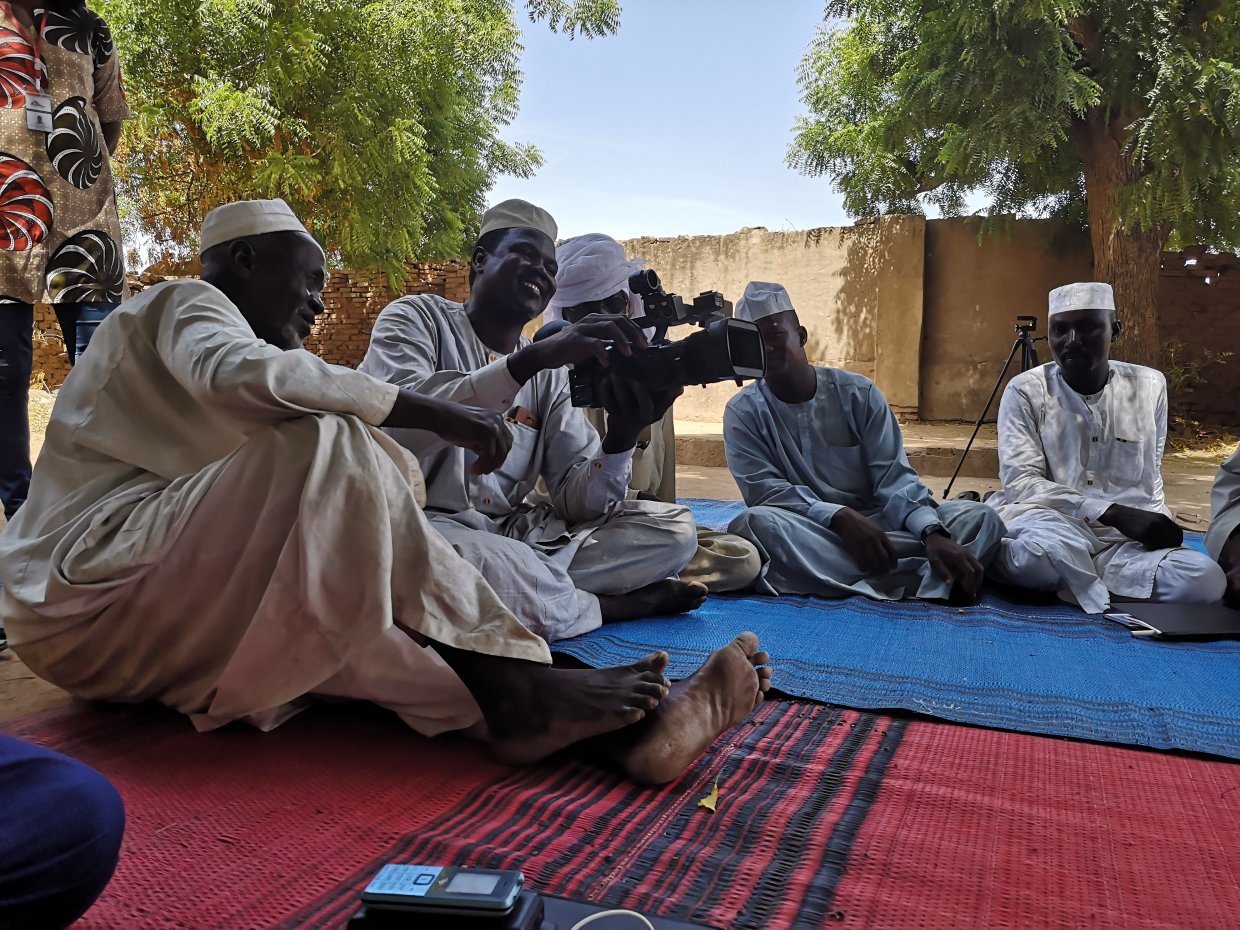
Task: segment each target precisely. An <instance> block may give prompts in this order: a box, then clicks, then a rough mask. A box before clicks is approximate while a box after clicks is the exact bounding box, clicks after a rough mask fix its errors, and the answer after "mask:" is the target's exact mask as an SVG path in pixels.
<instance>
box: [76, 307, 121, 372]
mask: <svg viewBox="0 0 1240 930" xmlns="http://www.w3.org/2000/svg"><path fill="white" fill-rule="evenodd" d="M77 306H78V315H77V327H76V329H77V332H76V335H75V336H74V342H73V345H74V349H75V351H74V352H73V353H70V355H69V361H70V363H73V362H75V361H77V359H79V358H81V357H82V353H83V352H85V351H86V347H87V346H88V345H90V340H91V338H92V337H93V336H94V335H95V330H97V329H98V328H99V324H100V323H102V322H103V321H104V320H105V319H107V316H108V314H109V313H111V312H112V311H113V310H115V309H116V308H117V307H118V306H119V304H115V303H112V302H110V301H94V302H91V303H82V304H78V305H77Z"/></svg>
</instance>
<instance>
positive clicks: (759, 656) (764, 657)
mask: <svg viewBox="0 0 1240 930" xmlns="http://www.w3.org/2000/svg"><path fill="white" fill-rule="evenodd" d="M749 661H750V662H752V663H753V664H754V665H770V663H771V654H770V653H769V652H755V653H754V654H753V655H751V656H750V657H749Z"/></svg>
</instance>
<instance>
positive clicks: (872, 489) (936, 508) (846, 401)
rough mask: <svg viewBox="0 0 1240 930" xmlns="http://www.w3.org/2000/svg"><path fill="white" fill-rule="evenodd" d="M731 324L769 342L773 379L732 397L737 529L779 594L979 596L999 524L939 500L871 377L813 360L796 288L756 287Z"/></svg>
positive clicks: (979, 507)
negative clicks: (739, 323) (740, 323)
mask: <svg viewBox="0 0 1240 930" xmlns="http://www.w3.org/2000/svg"><path fill="white" fill-rule="evenodd" d="M735 316H736V317H737V319H741V320H752V321H753V322H755V323H757V325H758V328H759V329H760V330H761V331H762V338H763V341H764V342H765V344H766V377H765V378H763V379H762V380H760V381H757V382H755V383H754V384H750V385H749V386H747V387H746V388H744V389H743V390H742V391H741V392H740V393H738V394H737V395H736V396H735V397H733V398H732V400H731V401H729V402H728V406H727V410H726V411H725V413H724V417H723V441H724V446H725V448H726V450H727V455H728V467H729V468H730V469H731V471H732V476H733V477H734V478H735V479H736V483H737V485H738V486H739V487H740V489H741V494H742V496H743V497H744V498H745V503H746V504H748V505H749V506H748V509H747V510H745V511H743V512H742V513H741V514H740V515H739V516H738V517H737V518H736V519H735V520H733V521H732V524H731V526H729V527H728V530H729V531H730V532H733V533H737V534H739V535H741V536H744V537H745V538H746V539H750V540H752V541H753V542H754V543H755V544H756V545H757V546H758V548H759V550H760V551H761V552H762V554H763V556H764V557H765V558H766V560H767V565H766V567H765V569H764V571H763V577H762V580H761V581H760V582H759V589H760V590H766V591H768V592H769V593H773V594H815V595H819V596H821V597H847V596H849V595H853V594H861V595H865V596H867V597H873V598H881V599H899V598H905V597H921V598H936V599H949V598H950V599H953V600H962V601H963V600H971V599H973V598H975V597H976V596H977V593H978V589H979V587H980V586H981V583H982V580H983V577H984V574H985V564H986V563H987V562H988V561H989V559H990V558H991V557H992V556H993V554H994V551H995V549H996V548H997V546H998V542H999V539H1000V538H1001V537H1002V535H1003V524H1002V521H1000V520H999V519H998V518H997V516H996V515H995V514H994V512H993V511H990V510H989V509H988V508H987V507H986V506H985V505H984V504H977V503H970V502H967V501H952V502H950V503H945V504H936V503H935V501H934V498H933V496H932V495H931V494H930V491H929V490H928V489H927V488H926V486H925V485H923V484H922V483H921V481H920V480H919V479H918V477H917V473H916V472H914V471H913V469H912V467H911V466H910V465H909V463H908V457H907V456H906V455H905V454H904V443H903V440H902V438H901V435H900V427H899V424H898V423H896V418H895V415H894V414H893V413H892V412H891V408H890V407H889V406H888V405H887V401H886V400H885V399H884V398H883V395H882V393H881V392H880V391H879V390H878V387H877V386H876V385H875V384H874V382H872V381H870V380H869V379H868V378H865V377H863V376H861V375H857V374H853V373H851V372H848V371H843V370H840V369H835V368H818V367H815V366H813V365H811V364H810V362H809V360H808V359H807V358H806V355H805V344H806V342H807V340H808V334H807V333H806V331H805V328H804V327H803V326H801V325H800V321H799V320H798V318H797V313H796V309H795V308H794V307H793V304H792V299H791V297H789V295H788V292H787V291H786V290H785V289H784V288H783V287H782V286H781V285H779V284H769V283H765V282H761V281H752V282H750V284H749V286H748V287H746V288H745V294H744V296H743V297H742V298H741V299H740V300H739V301H737V304H736V311H735Z"/></svg>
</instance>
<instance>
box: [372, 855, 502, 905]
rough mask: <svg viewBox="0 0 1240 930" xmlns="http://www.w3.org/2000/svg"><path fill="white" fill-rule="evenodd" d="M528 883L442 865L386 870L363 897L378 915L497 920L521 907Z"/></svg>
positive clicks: (497, 873)
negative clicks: (520, 899)
mask: <svg viewBox="0 0 1240 930" xmlns="http://www.w3.org/2000/svg"><path fill="white" fill-rule="evenodd" d="M524 884H525V878H524V876H522V874H521V873H520V872H513V871H505V870H500V869H465V868H457V867H455V866H438V865H396V864H389V865H385V866H384V867H383V868H382V869H380V870H379V873H378V874H377V875H375V877H374V878H373V879H371V882H370V884H369V885H367V886H366V889H365V890H364V891H363V892H362V903H363V904H365V905H367V906H368V907H371V908H375V909H376V910H399V911H412V912H417V913H422V914H438V915H459V916H463V917H484V916H490V917H496V916H500V915H503V914H508V913H510V912H511V911H512V909H513V907H514V906H515V905H516V903H517V898H518V896H519V895H520V894H521V888H522V886H523V885H524Z"/></svg>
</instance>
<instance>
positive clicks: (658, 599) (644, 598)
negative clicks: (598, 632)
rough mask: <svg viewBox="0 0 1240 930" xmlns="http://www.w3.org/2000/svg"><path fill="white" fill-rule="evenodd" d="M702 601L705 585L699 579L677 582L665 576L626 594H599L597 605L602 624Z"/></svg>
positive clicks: (695, 606)
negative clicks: (601, 615)
mask: <svg viewBox="0 0 1240 930" xmlns="http://www.w3.org/2000/svg"><path fill="white" fill-rule="evenodd" d="M704 600H706V585H704V584H702V583H701V582H700V581H678V580H676V579H675V578H668V579H667V580H666V581H656V582H655V583H654V584H648V585H646V587H644V588H638V589H637V590H636V591H630V592H629V593H628V594H600V595H599V596H598V603H599V607H601V608H602V611H603V622H604V623H615V622H616V621H617V620H636V619H638V618H639V617H655V616H659V615H662V614H683V613H686V612H687V611H690V610H697V609H698V608H699V607H701V606H702V602H703V601H704Z"/></svg>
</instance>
